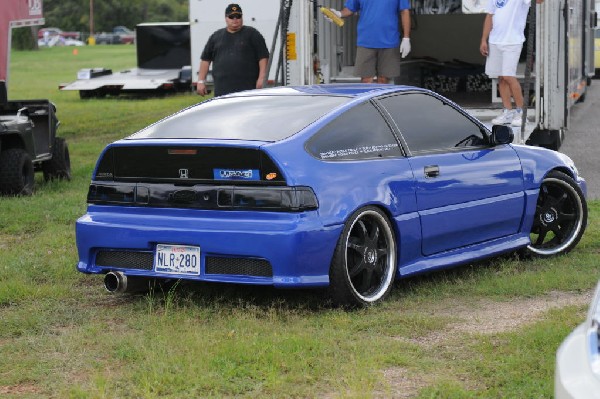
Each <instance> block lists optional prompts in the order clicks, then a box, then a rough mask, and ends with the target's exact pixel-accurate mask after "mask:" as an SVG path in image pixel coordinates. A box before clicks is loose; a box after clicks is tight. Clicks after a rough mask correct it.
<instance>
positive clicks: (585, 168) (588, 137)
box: [560, 80, 600, 199]
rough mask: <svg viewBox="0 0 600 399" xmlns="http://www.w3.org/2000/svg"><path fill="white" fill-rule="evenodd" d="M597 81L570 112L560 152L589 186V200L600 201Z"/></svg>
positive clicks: (599, 85)
mask: <svg viewBox="0 0 600 399" xmlns="http://www.w3.org/2000/svg"><path fill="white" fill-rule="evenodd" d="M599 110H600V80H593V81H592V85H591V86H590V88H589V90H588V92H587V94H586V98H585V101H584V102H582V103H579V104H577V105H576V106H575V107H573V109H572V113H571V120H570V127H569V130H568V132H567V133H566V134H565V139H564V142H563V144H562V147H561V148H560V151H561V152H563V153H565V154H567V155H569V156H570V157H571V158H573V160H574V161H575V164H576V165H577V168H578V169H579V173H580V174H581V176H583V177H584V178H585V179H586V181H587V184H588V199H600V174H599V173H598V171H599V170H600V158H599V157H598V149H599V148H600V112H598V111H599Z"/></svg>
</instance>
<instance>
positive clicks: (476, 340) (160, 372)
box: [0, 46, 600, 398]
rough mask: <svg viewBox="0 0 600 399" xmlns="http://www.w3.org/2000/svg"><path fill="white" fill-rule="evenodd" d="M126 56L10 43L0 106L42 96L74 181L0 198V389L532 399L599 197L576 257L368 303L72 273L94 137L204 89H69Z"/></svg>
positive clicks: (583, 285)
mask: <svg viewBox="0 0 600 399" xmlns="http://www.w3.org/2000/svg"><path fill="white" fill-rule="evenodd" d="M133 65H135V49H134V47H131V46H96V47H92V48H87V47H85V48H79V49H78V53H77V54H74V53H73V49H72V48H52V49H44V50H40V51H36V52H13V53H12V56H11V69H10V82H9V83H10V85H9V99H13V100H16V99H34V98H49V99H51V100H52V101H53V102H54V103H55V104H56V106H57V109H58V117H59V119H60V121H61V127H60V135H61V136H63V137H65V138H66V140H67V142H68V144H69V148H70V152H71V162H72V168H73V179H72V181H70V182H50V183H45V182H44V181H43V178H42V177H41V176H37V177H36V190H35V193H34V195H33V196H32V197H24V198H14V197H13V198H8V197H6V198H0V397H3V398H222V397H242V398H243V397H247V398H254V397H273V398H286V397H287V398H317V397H318V398H321V397H323V398H370V397H378V398H389V397H398V398H403V397H418V398H544V397H548V398H549V397H552V392H553V375H554V356H555V352H556V349H557V347H558V345H559V344H560V342H561V341H562V340H563V339H564V338H565V337H566V335H567V334H568V333H569V332H570V330H572V329H573V328H574V327H575V326H576V325H577V324H579V323H580V322H581V321H582V320H583V318H584V315H585V311H586V309H587V303H588V300H589V294H590V290H591V289H592V288H593V286H594V285H595V282H596V281H597V279H598V276H599V271H600V262H599V259H600V256H599V253H600V223H599V215H600V202H598V201H594V202H591V203H590V204H589V205H590V214H589V226H588V229H587V232H586V234H585V235H584V238H583V240H582V241H581V243H580V244H579V246H578V247H577V248H576V250H575V251H573V252H572V253H571V254H569V255H568V256H565V257H559V258H554V259H551V260H544V261H542V260H520V259H518V258H516V257H513V256H508V257H505V258H501V259H496V260H493V261H486V262H482V263H479V264H476V265H469V266H465V267H460V268H456V269H453V270H449V271H445V272H438V273H435V274H432V275H426V276H421V277H417V278H410V279H406V280H403V281H400V282H397V283H396V286H395V287H394V290H393V292H392V295H391V297H390V298H389V299H388V300H387V301H385V303H383V304H382V305H380V306H376V307H372V308H370V309H366V310H360V311H352V312H350V311H344V310H340V309H335V308H330V307H327V306H325V305H323V303H324V294H323V293H322V292H320V291H278V290H274V289H268V288H252V287H239V286H230V285H218V284H212V285H211V284H198V285H185V284H181V285H178V286H176V287H175V288H174V289H171V290H170V291H168V292H160V291H157V292H152V293H150V294H147V295H111V294H108V293H107V292H105V291H104V289H103V288H102V277H101V276H86V275H82V274H80V273H78V272H76V270H75V264H76V262H77V252H76V247H75V234H74V224H75V221H76V219H77V218H78V217H79V216H81V215H82V214H83V213H84V212H85V207H86V204H85V202H86V194H87V188H88V184H89V181H90V176H91V172H92V169H93V167H94V164H95V162H96V159H97V157H98V155H99V153H100V151H101V150H102V148H103V147H104V146H105V145H106V144H107V143H109V142H111V141H113V140H116V139H119V138H122V137H124V136H126V135H129V134H131V133H133V132H135V131H136V130H137V129H140V128H142V127H144V126H146V125H147V124H149V123H152V122H154V121H156V120H158V119H160V118H162V117H163V116H166V115H168V114H170V113H172V112H175V111H176V110H179V109H181V108H183V107H185V106H188V105H190V104H194V103H196V102H198V101H200V100H201V97H198V96H197V95H195V94H182V95H177V96H172V97H166V98H157V99H120V98H117V99H115V98H107V99H94V100H85V101H83V100H80V99H79V96H78V94H77V93H76V92H61V91H59V90H58V89H57V87H58V85H59V84H60V83H62V82H69V81H72V80H74V79H75V76H76V72H77V70H78V69H79V68H84V67H97V66H104V67H109V68H112V69H113V70H115V71H118V70H121V69H124V68H127V67H131V66H133Z"/></svg>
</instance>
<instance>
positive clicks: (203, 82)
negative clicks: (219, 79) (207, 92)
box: [198, 80, 206, 85]
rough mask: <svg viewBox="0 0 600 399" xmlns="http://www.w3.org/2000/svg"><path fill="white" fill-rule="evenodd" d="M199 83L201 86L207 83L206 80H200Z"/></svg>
mask: <svg viewBox="0 0 600 399" xmlns="http://www.w3.org/2000/svg"><path fill="white" fill-rule="evenodd" d="M198 83H199V84H201V85H203V84H205V83H206V80H199V81H198Z"/></svg>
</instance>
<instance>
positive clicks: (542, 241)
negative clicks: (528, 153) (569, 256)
mask: <svg viewBox="0 0 600 399" xmlns="http://www.w3.org/2000/svg"><path fill="white" fill-rule="evenodd" d="M587 214H588V211H587V203H586V200H585V196H584V195H583V192H582V191H581V189H580V188H579V186H578V185H577V183H575V181H574V180H573V179H572V178H571V177H570V176H568V175H566V174H564V173H562V172H558V171H552V172H550V173H548V175H547V176H546V177H545V178H544V180H543V182H542V186H541V188H540V194H539V197H538V201H537V205H536V210H535V216H534V219H533V225H532V227H531V234H530V238H531V244H530V245H529V246H527V249H526V253H528V254H529V255H532V256H537V257H548V256H555V255H560V254H564V253H567V252H569V251H570V250H572V249H573V248H574V247H575V246H576V245H577V243H578V242H579V240H580V239H581V236H582V235H583V232H584V231H585V228H586V225H587Z"/></svg>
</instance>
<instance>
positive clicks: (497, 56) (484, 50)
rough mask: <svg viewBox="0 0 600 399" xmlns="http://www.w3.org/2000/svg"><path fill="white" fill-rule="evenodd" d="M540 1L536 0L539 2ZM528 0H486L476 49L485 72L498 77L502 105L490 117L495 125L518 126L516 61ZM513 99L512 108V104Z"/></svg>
mask: <svg viewBox="0 0 600 399" xmlns="http://www.w3.org/2000/svg"><path fill="white" fill-rule="evenodd" d="M542 1H543V0H536V3H537V4H541V3H542ZM530 5H531V0H489V2H488V8H487V12H488V14H487V15H486V17H485V20H484V22H483V33H482V35H481V44H480V46H479V51H480V52H481V54H482V55H483V56H484V57H487V60H486V63H485V73H486V75H488V76H489V77H490V78H498V91H499V93H500V98H501V99H502V105H503V107H504V109H503V111H502V114H501V115H500V116H498V117H496V118H494V119H493V120H492V123H493V124H495V125H508V124H510V125H512V126H521V123H522V118H523V117H522V115H523V114H522V112H523V92H522V91H521V84H520V83H519V80H518V79H517V77H516V75H517V64H518V63H519V57H520V56H521V49H522V48H523V42H524V41H525V34H524V31H525V23H526V22H527V13H528V12H529V7H530ZM511 99H512V100H514V102H515V109H513V106H512V101H511Z"/></svg>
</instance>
